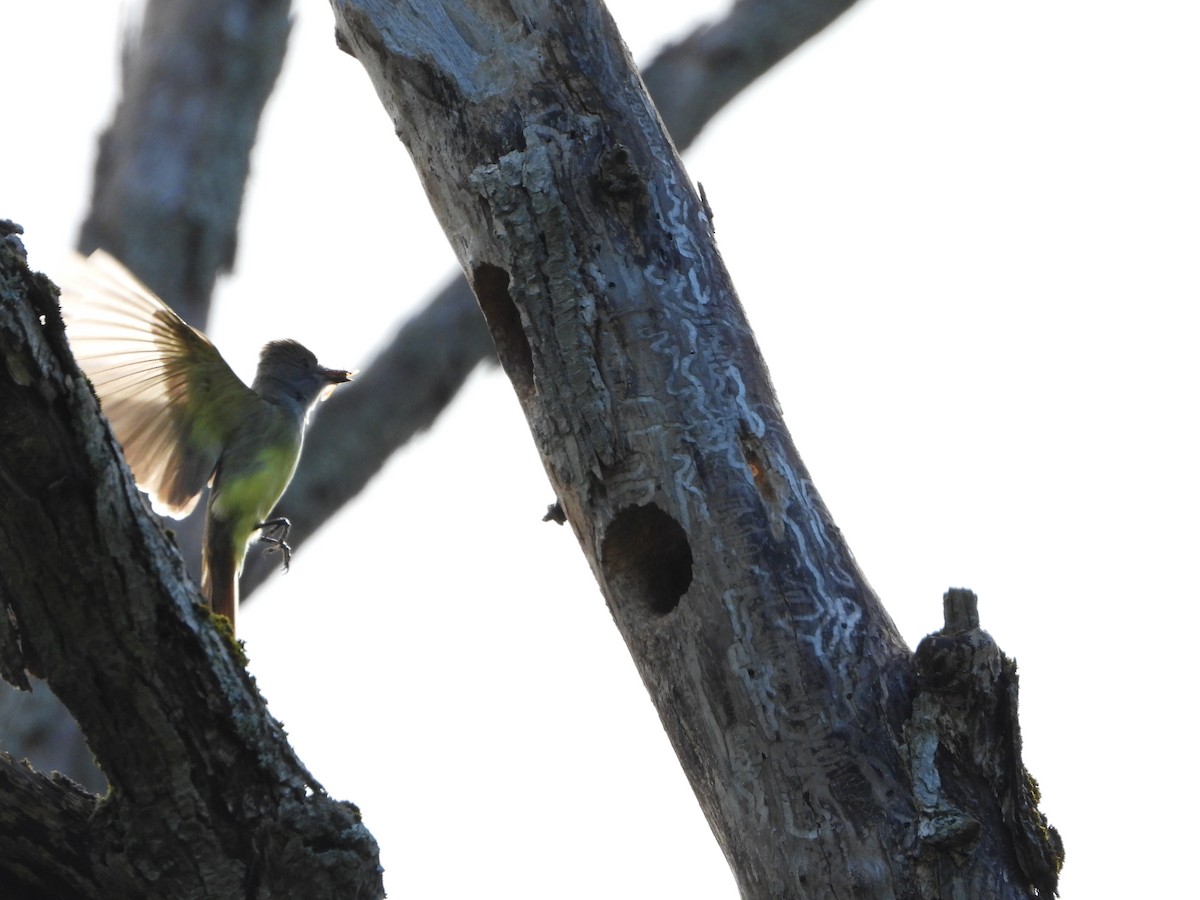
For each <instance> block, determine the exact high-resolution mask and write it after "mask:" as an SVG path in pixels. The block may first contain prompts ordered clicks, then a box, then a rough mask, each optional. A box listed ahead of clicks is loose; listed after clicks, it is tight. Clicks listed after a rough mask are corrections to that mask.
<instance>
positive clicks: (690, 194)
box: [333, 0, 1048, 898]
mask: <svg viewBox="0 0 1200 900" xmlns="http://www.w3.org/2000/svg"><path fill="white" fill-rule="evenodd" d="M333 5H334V9H335V14H336V16H337V21H338V38H339V43H340V45H341V46H342V47H343V48H344V49H346V50H347V52H349V53H351V54H352V55H354V56H356V57H357V58H358V59H359V60H360V62H361V63H362V64H363V65H364V67H365V68H366V70H367V72H368V74H369V75H370V77H371V79H372V81H373V83H374V85H375V88H376V91H377V92H378V93H379V95H380V98H381V99H382V101H383V104H384V107H385V108H386V109H387V111H388V112H389V114H390V115H391V117H392V120H393V123H394V125H395V128H396V132H397V134H398V135H399V136H400V137H401V139H402V140H403V141H404V142H405V143H406V144H407V146H408V149H409V151H410V153H411V155H412V158H413V160H414V162H415V164H416V166H417V169H418V171H419V172H420V174H421V177H422V179H423V182H424V185H425V189H426V191H427V193H428V195H429V198H430V202H431V203H432V204H433V207H434V210H435V211H436V213H437V215H438V216H439V218H440V220H441V222H442V225H443V227H444V228H445V230H446V233H447V235H448V236H449V238H450V241H451V244H452V245H453V247H454V249H455V252H456V253H457V254H458V257H459V260H460V262H461V263H462V266H463V269H464V271H465V272H466V273H467V276H468V279H469V281H470V282H471V284H472V287H473V289H474V291H475V294H476V296H477V298H478V300H479V303H480V306H481V308H482V309H483V312H484V315H485V318H486V319H487V322H488V326H489V329H490V330H491V332H492V336H493V339H494V341H495V344H496V348H497V352H498V355H499V357H500V360H501V363H502V365H503V366H504V369H505V371H506V373H507V374H508V376H509V378H510V379H511V381H512V383H513V386H514V388H515V389H516V392H517V395H518V397H519V398H520V401H521V403H522V406H523V408H524V410H525V413H526V415H527V417H528V419H529V422H530V427H531V430H532V432H533V436H534V440H535V442H536V444H537V446H538V448H539V451H540V453H541V455H542V458H543V461H544V463H545V467H546V471H547V474H548V475H549V477H550V480H551V482H552V484H553V486H554V489H555V491H556V493H557V495H558V497H559V501H560V504H561V507H562V510H563V512H564V513H565V516H566V519H567V520H568V521H569V522H570V523H571V526H572V528H573V529H574V531H575V533H576V535H577V537H578V539H579V542H580V545H581V546H582V548H583V551H584V554H585V555H586V556H587V559H588V561H589V563H590V565H591V567H592V570H593V572H594V573H595V575H596V578H597V581H598V582H599V584H600V587H601V590H602V591H603V593H604V596H605V598H606V600H607V602H608V605H609V608H610V609H611V611H612V613H613V617H614V619H615V620H616V623H617V626H618V628H619V629H620V630H621V632H622V634H623V636H624V637H625V640H626V642H627V644H628V646H629V649H630V652H631V653H632V655H633V658H634V661H635V663H636V665H637V666H638V669H639V671H640V672H641V675H642V678H643V681H644V682H645V684H646V686H647V689H648V690H649V692H650V694H651V697H652V698H653V700H654V702H655V704H656V706H657V708H658V710H659V714H660V717H661V719H662V722H663V725H664V727H665V728H666V731H667V733H668V735H669V736H670V739H671V741H672V743H673V745H674V747H675V750H676V752H677V753H678V755H679V758H680V761H681V763H682V764H683V767H684V769H685V771H686V772H687V775H688V777H689V779H690V780H691V783H692V786H693V789H694V790H695V792H696V796H697V798H698V799H699V801H700V804H701V806H702V807H703V809H704V812H705V814H706V816H707V817H708V820H709V822H710V824H711V825H712V828H713V830H714V832H715V833H716V836H717V839H718V841H719V842H720V844H721V846H722V848H723V849H724V851H725V854H726V856H727V858H728V859H729V861H730V864H731V865H732V867H733V869H734V872H735V875H736V878H737V881H738V884H739V886H740V889H741V891H742V893H743V895H744V896H745V897H748V898H785V897H787V898H792V897H800V896H815V897H823V896H856V897H893V896H894V897H914V898H915V897H927V896H936V895H946V896H964V897H965V896H970V897H983V896H987V897H1019V896H1028V895H1030V894H1031V893H1032V892H1034V891H1035V890H1036V889H1037V888H1035V885H1036V886H1038V887H1041V888H1042V889H1043V890H1044V889H1045V885H1046V884H1047V883H1048V882H1047V881H1046V880H1045V878H1044V877H1043V876H1044V873H1040V872H1034V873H1030V872H1027V871H1025V872H1023V871H1022V869H1021V865H1020V862H1019V857H1020V855H1021V854H1020V851H1019V849H1018V844H1019V842H1020V841H1021V840H1023V838H1021V837H1020V836H1019V834H1018V831H1019V830H1017V831H1014V830H1013V829H1012V828H1010V827H1009V826H1007V825H1006V823H1005V818H1004V814H1003V809H1002V805H1003V802H1004V800H1003V798H1001V797H998V796H997V795H996V792H995V787H996V786H995V783H994V779H993V778H990V777H989V774H988V773H987V772H986V771H984V769H986V767H983V766H981V765H980V764H979V763H978V761H976V760H975V759H974V756H973V755H972V754H971V753H967V754H966V757H967V758H968V759H970V760H972V762H971V763H970V764H963V765H956V766H953V767H951V768H948V769H946V770H945V771H942V770H941V769H940V768H938V765H939V764H940V763H942V762H943V760H942V758H941V756H939V753H940V752H941V751H943V750H944V751H945V752H946V753H947V754H954V759H955V760H957V759H958V755H959V753H960V751H961V748H960V747H959V746H958V745H956V744H953V743H952V742H947V743H945V744H942V743H940V742H939V737H938V735H939V734H940V733H939V732H938V730H937V728H936V727H934V726H933V725H930V724H929V723H930V722H935V721H940V719H939V717H938V716H937V715H936V714H934V713H933V712H931V711H927V712H926V714H925V715H924V718H922V719H921V722H924V723H925V727H924V732H922V733H925V734H932V735H933V737H931V738H927V739H926V740H925V741H924V742H923V743H922V745H921V749H920V752H919V753H917V754H916V755H915V756H914V754H913V752H912V749H911V748H910V746H909V743H908V740H907V735H906V729H907V728H909V720H910V715H911V714H912V711H913V708H914V703H915V702H917V700H918V699H919V698H920V697H924V696H926V695H925V692H924V691H923V690H922V692H921V693H919V694H918V690H917V689H918V679H917V670H916V669H915V668H914V662H913V657H912V656H911V655H910V653H909V652H908V650H907V649H906V648H905V646H904V644H903V642H902V641H901V639H900V637H899V636H898V634H897V633H896V630H895V628H894V626H893V625H892V622H891V620H890V619H889V617H888V616H887V613H886V612H885V611H884V610H883V608H882V606H881V605H880V604H879V601H878V600H877V598H876V597H875V596H874V594H873V593H872V592H871V590H870V588H869V586H868V585H867V584H866V582H865V580H864V579H863V577H862V575H861V573H860V572H859V571H858V568H857V566H856V565H855V562H854V560H853V557H852V556H851V554H850V552H849V550H848V549H847V548H846V546H845V545H844V544H843V542H842V540H841V536H840V534H839V532H838V530H837V528H836V526H835V525H834V524H833V523H832V521H831V520H830V518H829V515H828V513H827V511H826V510H825V508H824V506H823V505H822V503H821V500H820V498H819V496H818V495H817V492H816V490H815V488H814V486H813V485H812V482H811V481H810V479H809V477H808V474H807V472H806V471H805V470H804V467H803V465H802V463H801V462H800V459H799V457H798V456H797V454H796V451H795V448H794V447H793V445H792V443H791V440H790V437H789V436H788V433H787V430H786V428H785V427H784V425H783V422H782V418H781V416H780V413H779V410H778V408H777V406H776V403H775V398H774V394H773V391H772V388H771V385H770V382H769V380H768V377H767V374H766V370H765V368H764V366H763V364H762V361H761V359H760V358H759V353H758V349H757V347H756V345H755V342H754V338H753V335H752V333H751V331H750V328H749V326H748V325H747V323H746V321H745V317H744V315H743V312H742V309H741V307H740V305H739V303H738V301H737V298H736V295H735V293H734V291H733V287H732V285H731V284H730V282H729V277H728V274H727V273H726V272H725V270H724V268H723V266H722V265H721V262H720V258H719V256H718V254H717V252H716V249H715V247H714V245H713V241H712V227H711V221H712V216H711V213H710V212H709V210H708V209H707V207H706V204H705V203H704V202H703V199H702V198H701V197H698V196H697V195H696V192H695V191H694V189H693V187H692V185H691V183H690V181H689V180H688V178H687V176H686V174H685V173H684V172H683V170H682V167H681V165H680V163H679V160H678V157H677V156H676V154H675V150H674V148H673V146H672V145H671V143H670V141H669V139H668V138H667V137H666V135H665V134H664V133H663V130H662V128H661V124H660V122H659V120H658V116H657V114H656V112H655V110H654V107H653V106H652V105H651V104H650V102H649V100H648V99H647V97H646V94H645V91H644V89H643V86H642V83H641V80H640V79H639V78H638V75H637V73H636V70H635V69H634V67H633V66H632V64H631V62H630V60H629V59H628V57H627V55H626V52H625V50H624V47H623V45H622V44H621V42H620V39H619V37H618V35H617V33H616V30H615V28H614V26H613V23H612V21H611V20H610V19H609V17H608V15H607V13H606V12H605V11H604V10H603V9H602V8H601V7H598V6H597V5H596V4H594V3H590V2H579V3H572V4H547V3H543V2H537V0H527V2H521V0H516V2H510V3H503V4H501V3H489V2H478V3H473V4H462V3H449V2H447V3H436V2H432V0H431V2H425V3H421V4H406V3H401V4H392V3H379V2H373V0H334V4H333ZM804 338H805V336H804V335H803V334H798V335H797V342H798V343H799V342H800V341H802V340H803V339H804ZM974 633H975V632H972V634H974ZM955 634H957V632H955ZM947 640H950V641H951V643H953V641H954V639H952V638H949V637H948V638H947ZM939 659H940V657H939ZM935 668H936V666H935ZM992 681H993V682H994V683H999V682H998V681H997V679H993V680H992ZM921 684H922V685H923V684H924V682H921ZM918 724H920V723H918ZM913 727H916V726H913ZM1005 734H1006V735H1008V736H1010V737H1011V738H1012V740H1014V741H1015V733H1013V732H1012V731H1007V732H1005ZM1010 745H1011V741H1010ZM931 747H932V750H931V749H930V748H931ZM989 752H990V751H989ZM984 755H985V756H986V755H987V754H984ZM1006 758H1008V757H1006ZM1012 758H1015V759H1016V760H1017V766H1018V767H1019V748H1018V752H1017V755H1016V756H1015V757H1012ZM1012 771H1013V772H1017V771H1019V772H1021V773H1023V769H1016V770H1012ZM939 773H940V778H941V779H942V780H941V781H940V782H939V783H938V785H937V786H936V787H935V788H929V785H928V782H937V781H938V776H939ZM918 777H919V778H921V779H922V781H921V784H922V788H923V789H922V790H921V791H918V790H917V789H916V787H915V786H914V784H915V781H916V779H917V778H918ZM1018 780H1020V781H1021V782H1022V783H1024V780H1023V779H1018ZM946 798H954V802H953V803H952V802H951V801H949V800H947V799H946ZM943 806H944V807H945V810H950V809H952V810H954V811H964V810H969V813H968V812H965V811H964V812H963V816H962V817H961V821H956V822H955V827H952V828H947V829H943V830H941V831H938V830H937V829H932V828H929V827H927V826H928V825H929V822H930V820H931V818H932V817H933V815H934V813H935V812H936V811H937V810H939V809H942V807H943ZM945 810H943V811H945ZM948 818H949V819H953V818H954V817H953V815H951V814H948ZM972 822H973V823H974V826H972V824H971V823H972ZM1033 830H1034V831H1036V828H1035V829H1033ZM1042 830H1043V832H1044V831H1045V829H1044V828H1043V829H1042ZM1014 835H1016V836H1014ZM1034 856H1036V854H1034Z"/></svg>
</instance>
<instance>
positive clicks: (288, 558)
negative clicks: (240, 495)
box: [255, 516, 292, 572]
mask: <svg viewBox="0 0 1200 900" xmlns="http://www.w3.org/2000/svg"><path fill="white" fill-rule="evenodd" d="M255 527H256V528H258V530H259V531H260V532H262V533H261V534H260V535H259V536H258V539H259V541H261V542H262V543H264V544H269V545H270V546H269V547H267V549H266V550H264V551H263V552H264V553H282V554H283V571H285V572H286V571H288V569H289V568H290V567H291V565H292V547H291V545H290V544H288V542H287V536H288V533H289V532H290V531H291V530H292V523H291V522H290V521H289V520H288V519H286V518H284V517H283V516H280V517H279V518H278V519H267V521H265V522H259V523H258V525H256V526H255Z"/></svg>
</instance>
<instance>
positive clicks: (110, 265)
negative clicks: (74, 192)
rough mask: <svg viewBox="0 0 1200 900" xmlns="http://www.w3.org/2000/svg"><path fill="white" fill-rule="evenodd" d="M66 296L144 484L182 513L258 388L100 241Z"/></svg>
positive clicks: (161, 507)
mask: <svg viewBox="0 0 1200 900" xmlns="http://www.w3.org/2000/svg"><path fill="white" fill-rule="evenodd" d="M61 305H62V310H63V318H64V320H65V321H66V324H67V339H68V340H69V341H70V343H71V348H72V350H73V351H74V353H75V358H76V360H77V361H78V362H79V367H80V368H81V369H83V371H84V373H85V374H86V375H87V376H88V378H89V379H90V380H91V382H92V386H93V387H94V388H95V391H96V395H97V396H98V397H99V398H100V405H101V408H102V409H103V410H104V414H105V415H106V416H107V417H108V420H109V423H110V424H111V425H112V429H113V434H114V435H116V438H117V441H118V442H119V443H120V444H121V447H122V449H123V450H124V451H125V458H126V460H127V461H128V462H129V467H130V468H131V469H132V470H133V475H134V478H135V479H136V480H137V483H138V487H140V488H141V489H142V490H144V491H145V492H146V493H147V494H148V495H149V496H150V502H151V504H152V505H153V507H154V510H155V512H158V513H159V514H161V515H168V516H173V517H175V518H182V517H183V516H185V515H187V514H188V513H189V512H191V511H192V509H193V508H194V507H195V505H196V500H197V499H198V497H199V495H200V492H201V491H202V490H203V489H204V486H205V485H206V484H207V483H208V481H209V479H210V478H211V477H212V473H213V469H214V468H215V467H216V464H217V460H218V459H219V458H220V455H221V450H222V448H223V447H224V446H225V445H226V443H227V439H228V431H229V424H228V423H229V422H231V421H234V420H235V418H234V417H236V416H237V415H238V414H241V413H244V412H245V407H246V406H247V404H253V403H254V402H255V401H256V400H257V397H256V395H255V394H254V393H253V392H252V391H251V390H250V388H248V387H246V385H245V384H244V383H243V382H242V381H241V379H239V378H238V377H237V375H235V374H234V373H233V370H232V369H230V368H229V366H228V364H227V363H226V362H225V360H224V359H222V358H221V354H220V353H218V352H217V349H216V347H214V346H213V345H212V342H211V341H209V340H208V338H206V337H205V336H204V335H203V334H201V333H200V332H199V331H197V330H196V329H194V328H192V327H191V326H190V325H188V324H187V323H186V322H184V321H183V319H181V318H179V316H178V315H176V314H175V312H174V311H173V310H172V309H171V308H170V307H169V306H167V305H166V304H165V303H164V302H163V301H162V300H160V299H159V298H158V297H156V296H155V295H154V294H153V293H151V292H150V290H149V289H148V288H146V287H145V286H144V285H142V284H141V282H139V281H138V280H137V279H136V278H135V277H134V276H133V275H132V274H130V273H129V271H128V270H126V269H125V267H124V266H122V265H121V263H119V262H118V261H117V260H116V259H114V258H113V257H112V256H110V255H108V254H107V253H105V252H104V251H102V250H97V251H96V252H95V253H93V254H92V255H91V256H89V257H88V258H87V259H84V258H82V257H78V258H76V259H75V260H74V261H73V262H72V264H71V266H70V267H69V274H68V277H67V278H65V279H64V280H63V285H62V297H61Z"/></svg>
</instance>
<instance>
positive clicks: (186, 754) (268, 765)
mask: <svg viewBox="0 0 1200 900" xmlns="http://www.w3.org/2000/svg"><path fill="white" fill-rule="evenodd" d="M4 224H5V225H7V223H4ZM11 230H12V229H11V228H7V227H6V228H4V229H0V236H2V237H4V238H5V240H4V241H3V243H0V485H2V486H3V493H4V498H5V502H4V503H3V504H0V623H3V624H2V626H0V660H2V666H0V671H2V672H3V674H4V675H5V677H6V678H8V679H9V680H10V681H12V682H13V683H14V684H17V685H18V686H20V685H22V684H23V682H24V681H25V672H26V671H29V672H31V673H33V674H36V675H39V676H41V677H44V678H45V680H46V682H47V683H48V684H49V685H50V687H51V688H52V689H53V690H54V692H55V694H56V695H57V696H58V697H59V698H60V699H61V700H62V701H63V702H64V704H66V706H67V707H68V708H69V709H70V710H71V712H72V713H73V714H74V716H75V718H76V720H77V721H78V722H79V724H80V726H81V727H82V729H83V731H84V733H85V734H86V735H87V739H88V743H89V745H90V746H91V749H92V751H93V752H94V753H95V755H96V759H97V761H98V762H99V764H100V766H101V767H102V769H103V770H104V772H105V774H106V775H107V777H108V780H109V783H110V790H109V793H108V794H107V795H106V796H105V797H103V798H101V797H97V796H95V795H92V794H89V793H86V792H84V791H82V790H80V789H79V788H77V787H76V786H74V785H72V784H71V783H70V782H68V781H66V779H62V778H60V777H58V776H55V777H51V778H47V777H45V776H41V775H35V774H33V773H32V772H31V771H29V770H27V769H23V768H22V767H21V766H19V765H16V764H14V763H13V761H12V759H11V757H8V756H7V754H5V755H4V756H3V757H0V883H2V884H3V885H4V889H5V896H20V897H31V898H32V897H38V898H42V897H44V898H76V897H79V898H92V897H94V898H111V897H129V898H141V897H177V898H188V897H195V898H207V897H260V898H265V897H313V898H328V897H352V896H362V897H380V896H383V888H382V877H381V874H382V873H381V869H380V866H379V857H378V849H377V848H376V846H375V842H374V840H373V838H372V837H371V835H370V834H369V833H368V832H367V831H366V829H365V828H364V827H363V826H362V823H361V822H360V821H359V818H358V811H357V809H355V808H354V807H353V806H352V805H350V804H347V803H340V802H336V801H333V800H331V799H330V798H329V797H328V796H327V795H326V794H325V792H324V790H323V789H322V788H321V786H320V784H319V783H318V782H317V781H316V780H315V779H314V778H313V777H312V775H310V774H309V773H308V772H307V771H306V770H305V768H304V766H303V765H302V764H301V762H300V761H299V759H297V758H296V756H295V754H294V753H293V752H292V750H291V748H290V747H289V746H288V745H287V742H286V740H285V738H284V734H283V729H282V728H281V727H280V725H279V723H278V722H276V721H275V720H274V719H273V718H271V716H270V715H269V714H268V712H267V710H266V705H265V703H264V702H263V700H262V698H261V697H260V696H259V695H258V693H257V691H256V690H255V688H254V684H253V680H252V679H251V678H250V676H249V675H248V674H247V673H246V671H245V668H244V664H245V660H244V659H242V658H241V657H240V650H239V649H238V647H237V645H235V644H234V642H233V641H232V640H231V639H230V637H229V635H228V634H227V633H223V632H221V631H219V630H218V629H217V628H216V627H214V625H213V622H212V620H211V619H210V616H209V614H208V610H207V607H206V606H205V605H204V603H203V600H202V598H201V597H200V596H199V594H198V593H197V591H196V588H195V586H194V584H193V582H192V581H191V580H190V579H189V578H188V577H187V575H186V573H185V571H184V565H183V560H182V559H181V557H180V555H179V552H178V551H177V549H176V548H175V546H174V545H173V544H172V543H171V542H170V541H169V539H168V535H167V533H166V532H165V531H163V530H162V529H161V528H160V527H159V525H158V524H157V523H156V522H155V521H154V519H153V517H152V516H151V515H150V514H149V511H148V510H147V509H146V507H145V504H144V503H143V501H142V499H141V497H140V496H139V494H138V493H137V490H136V488H135V487H134V485H133V482H132V480H131V478H130V477H129V474H128V469H127V468H126V467H125V466H124V465H122V464H121V462H120V461H119V456H118V454H117V448H116V445H115V443H114V441H113V438H112V436H111V434H110V433H109V431H108V429H107V427H106V426H105V424H104V421H103V419H102V418H101V416H100V412H99V407H98V405H97V403H96V400H95V397H94V395H93V394H92V392H91V389H90V387H89V385H88V383H87V381H86V380H85V379H84V378H83V377H82V375H81V374H80V372H79V370H78V368H77V367H76V366H75V363H74V360H73V358H72V356H71V354H70V351H69V349H68V348H67V344H66V340H65V337H64V334H63V328H62V322H61V319H60V318H59V316H58V307H57V303H56V294H55V293H54V291H53V288H52V286H51V285H50V284H49V282H48V281H47V280H46V279H45V277H44V276H38V275H34V274H33V273H31V272H30V271H29V270H28V268H27V267H26V266H25V263H24V258H23V255H22V254H21V252H20V244H19V242H17V241H15V240H14V239H13V238H12V236H11V234H10V231H11Z"/></svg>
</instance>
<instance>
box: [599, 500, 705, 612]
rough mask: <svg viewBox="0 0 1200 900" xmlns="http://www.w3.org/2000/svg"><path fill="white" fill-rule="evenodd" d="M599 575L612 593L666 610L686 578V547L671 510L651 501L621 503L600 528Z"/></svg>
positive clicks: (688, 548)
mask: <svg viewBox="0 0 1200 900" xmlns="http://www.w3.org/2000/svg"><path fill="white" fill-rule="evenodd" d="M601 557H602V565H603V567H604V577H605V579H606V580H607V581H608V582H609V584H610V585H611V586H612V588H613V590H614V593H616V594H618V595H627V596H629V595H631V596H633V597H635V598H638V599H640V600H641V601H642V602H643V603H645V605H646V607H647V608H648V609H649V610H650V611H651V612H653V613H655V614H656V615H660V616H661V615H666V614H667V613H669V612H670V611H671V610H673V609H674V608H675V607H676V606H678V605H679V600H680V598H681V597H683V595H684V593H685V592H686V591H687V589H688V587H689V586H690V585H691V583H692V548H691V546H690V545H689V544H688V539H687V534H686V533H685V532H684V530H683V528H682V527H681V526H680V525H679V523H678V522H676V521H675V519H674V518H672V517H671V515H670V514H669V513H667V512H665V511H664V510H662V509H660V508H659V507H657V506H655V505H654V504H653V503H651V504H650V505H649V506H627V507H625V508H624V509H622V510H621V511H620V512H618V513H617V517H616V518H615V519H613V521H612V524H610V525H609V526H608V530H607V531H605V533H604V543H603V545H602V546H601Z"/></svg>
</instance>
